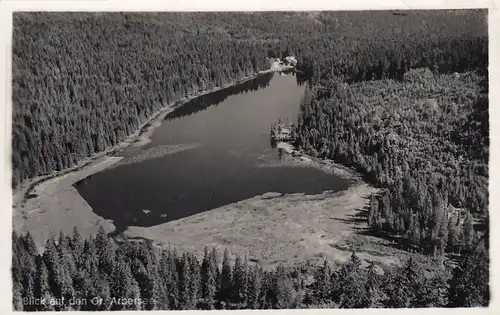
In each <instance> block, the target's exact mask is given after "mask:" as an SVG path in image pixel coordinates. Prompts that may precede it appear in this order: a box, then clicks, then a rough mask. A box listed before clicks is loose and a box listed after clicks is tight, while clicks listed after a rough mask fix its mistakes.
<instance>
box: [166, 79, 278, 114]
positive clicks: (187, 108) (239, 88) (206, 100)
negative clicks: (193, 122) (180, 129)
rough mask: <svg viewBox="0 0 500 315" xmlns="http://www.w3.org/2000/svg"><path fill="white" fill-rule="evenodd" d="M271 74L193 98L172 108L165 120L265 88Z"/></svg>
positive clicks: (202, 109) (199, 110)
mask: <svg viewBox="0 0 500 315" xmlns="http://www.w3.org/2000/svg"><path fill="white" fill-rule="evenodd" d="M273 75H274V73H273V72H270V73H265V74H263V75H262V76H259V77H258V78H256V79H253V80H248V81H245V82H243V83H241V84H238V85H235V86H230V87H228V88H225V89H222V90H219V91H215V92H212V93H208V94H205V95H202V96H199V97H197V98H194V99H192V100H190V101H188V102H187V103H185V104H184V105H182V106H181V107H179V108H177V109H176V110H174V111H173V112H172V113H170V114H168V115H167V116H166V117H165V120H173V119H177V118H182V117H186V116H190V115H192V114H194V113H197V112H201V111H204V110H206V109H207V108H209V107H211V106H217V105H218V104H220V103H222V102H223V101H224V100H226V99H227V98H228V97H229V96H232V95H238V94H246V93H248V92H255V91H258V90H259V89H262V88H266V87H268V86H269V83H270V82H271V79H272V78H273Z"/></svg>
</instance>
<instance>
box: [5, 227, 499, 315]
mask: <svg viewBox="0 0 500 315" xmlns="http://www.w3.org/2000/svg"><path fill="white" fill-rule="evenodd" d="M477 245H478V246H476V249H475V250H474V251H471V252H469V253H468V254H467V255H466V256H465V257H464V258H463V260H462V261H461V263H460V265H459V266H458V267H456V268H455V269H454V270H453V271H450V270H448V269H447V268H445V267H444V266H443V268H438V269H435V268H434V267H431V268H429V266H427V265H426V264H423V263H420V262H417V261H415V260H412V259H410V260H408V261H407V262H406V263H405V264H404V265H403V266H401V267H399V268H395V269H393V270H386V272H385V273H384V274H383V275H380V274H379V273H378V272H376V268H375V265H373V264H371V265H369V266H362V264H361V261H360V260H359V258H358V257H357V256H356V254H355V253H353V254H352V256H351V259H350V261H349V262H348V263H346V264H345V265H342V266H337V267H333V266H332V265H331V264H329V263H328V262H327V261H325V262H324V263H323V264H322V265H320V266H316V265H313V264H310V263H308V262H304V263H303V264H301V265H298V266H284V265H278V266H277V267H275V268H271V269H269V270H264V269H263V268H262V267H261V266H260V265H258V264H255V263H251V262H249V261H248V259H247V258H246V257H234V258H231V257H230V256H229V253H228V252H227V250H226V251H224V253H223V255H222V257H221V256H220V254H221V253H219V252H218V251H217V250H216V249H209V248H205V252H204V254H203V256H202V258H200V256H199V255H197V254H195V253H189V252H183V253H177V252H176V250H175V249H168V250H159V249H158V248H156V247H154V246H152V245H151V244H148V243H146V242H124V243H116V242H115V241H114V240H113V239H111V238H109V237H108V236H107V235H106V233H105V232H104V230H103V229H101V230H100V231H99V233H98V234H97V235H96V236H95V237H91V238H89V239H82V237H81V236H80V234H79V232H78V231H77V230H76V229H75V230H74V233H73V235H64V234H60V235H59V237H51V238H49V240H47V243H46V244H45V250H44V251H43V253H41V254H39V253H38V252H37V249H36V246H35V243H34V241H33V239H32V237H31V235H30V234H25V235H16V234H14V235H13V244H12V252H13V261H12V275H13V280H14V281H13V285H14V287H13V289H14V291H13V292H14V295H13V305H14V309H16V310H24V311H48V310H85V311H90V310H94V311H97V310H99V311H103V310H126V309H128V310H155V309H173V310H189V309H191V310H192V309H284V308H368V307H389V308H407V307H470V306H484V305H487V304H488V300H489V289H488V279H487V269H488V261H487V255H486V253H485V251H486V250H485V248H484V244H481V243H479V244H477ZM37 301H38V302H37ZM40 301H43V302H40ZM76 301H79V302H78V303H77V302H76ZM92 301H93V302H92Z"/></svg>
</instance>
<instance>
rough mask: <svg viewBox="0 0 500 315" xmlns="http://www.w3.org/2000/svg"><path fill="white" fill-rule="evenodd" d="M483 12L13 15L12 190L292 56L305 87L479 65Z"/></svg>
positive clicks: (483, 39) (484, 47)
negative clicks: (271, 60) (166, 111)
mask: <svg viewBox="0 0 500 315" xmlns="http://www.w3.org/2000/svg"><path fill="white" fill-rule="evenodd" d="M484 12H485V11H480V10H472V11H471V10H468V11H461V10H455V11H449V10H445V11H412V12H409V13H408V14H407V15H405V16H401V15H394V14H393V13H391V12H388V11H381V12H362V11H360V12H255V13H247V12H241V13H237V12H219V13H213V12H210V13H201V12H198V13H194V12H193V13H178V12H177V13H173V12H171V13H153V12H151V13H90V12H89V13H81V12H76V13H71V12H50V13H49V12H43V13H16V14H14V28H13V29H14V31H13V50H12V53H13V60H12V70H13V76H12V77H13V82H12V87H13V91H12V92H13V93H12V95H13V126H12V127H13V128H12V130H13V138H12V146H13V156H12V159H13V160H12V162H13V176H12V184H13V187H17V186H18V185H19V184H20V183H22V182H23V181H24V180H26V179H29V178H33V177H36V176H39V175H44V174H50V173H51V172H53V171H56V170H62V169H66V168H69V167H71V166H73V165H74V164H75V163H76V162H78V161H80V160H82V159H83V158H85V157H87V156H90V155H92V154H93V153H94V152H99V151H103V150H104V149H106V148H109V147H111V146H113V145H115V144H117V143H119V142H120V141H121V140H123V139H124V138H126V136H128V135H130V134H132V133H133V132H134V131H136V130H137V129H138V128H139V126H140V125H141V124H142V123H144V122H145V121H146V120H147V119H148V118H150V117H151V116H152V115H153V113H154V112H155V111H157V110H159V109H160V108H162V107H163V106H165V105H166V104H169V103H173V102H175V101H177V100H180V99H182V98H183V97H185V96H186V95H188V94H193V93H196V92H198V91H200V90H207V89H211V88H213V87H216V86H221V85H224V84H227V83H231V82H234V81H237V80H239V79H241V78H242V77H244V76H247V75H249V74H253V73H255V72H258V71H260V70H264V69H266V68H267V67H268V63H267V61H266V57H284V56H287V55H296V56H297V58H298V61H299V65H298V68H299V69H300V70H302V71H303V73H304V75H305V76H307V77H310V78H311V80H312V81H314V82H316V81H318V80H320V79H321V80H323V79H325V80H326V81H328V80H329V79H331V78H333V77H336V78H337V77H340V78H342V79H345V80H349V81H360V80H365V79H371V78H379V77H387V76H397V75H398V74H401V73H403V72H405V71H406V70H408V69H410V68H414V67H422V66H429V67H431V69H434V66H437V67H438V70H439V71H441V72H443V71H444V72H450V71H458V70H460V69H468V70H469V69H472V68H476V67H477V66H478V65H484V62H485V60H486V63H487V58H486V59H485V56H486V55H487V36H486V35H485V32H484V30H485V28H486V25H487V23H486V19H485V14H484Z"/></svg>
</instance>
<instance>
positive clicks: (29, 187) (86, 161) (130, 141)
mask: <svg viewBox="0 0 500 315" xmlns="http://www.w3.org/2000/svg"><path fill="white" fill-rule="evenodd" d="M291 68H293V67H291V66H282V65H279V64H277V63H273V64H272V65H271V66H270V68H269V69H266V70H262V71H259V72H257V73H254V74H252V75H249V76H246V77H243V78H241V79H240V80H238V81H235V82H232V83H229V84H225V85H223V86H218V87H215V88H213V89H210V90H204V91H199V92H197V93H193V94H191V95H189V96H187V97H185V98H183V99H181V100H178V101H176V102H173V103H170V104H168V105H166V106H164V107H162V108H161V109H159V110H158V111H156V112H155V113H154V114H153V115H151V117H150V118H149V119H148V120H146V121H145V122H144V123H143V124H141V125H140V126H139V128H138V129H137V130H136V131H135V132H134V133H133V134H131V135H129V136H128V137H126V138H125V139H124V140H123V141H121V142H119V143H118V144H116V145H114V146H112V147H109V148H107V149H106V150H104V151H101V152H97V153H95V154H93V155H91V156H89V157H86V158H83V159H82V160H81V161H79V162H78V163H77V164H76V165H75V166H73V167H71V168H68V169H64V170H62V171H56V172H53V173H51V174H48V175H43V176H38V177H35V178H33V179H30V180H28V181H26V182H24V183H23V184H22V185H21V186H20V187H19V188H16V189H15V190H13V194H12V195H13V199H12V206H13V208H19V207H21V206H23V205H24V203H25V202H26V200H27V196H28V195H29V194H30V193H31V191H33V190H34V189H36V187H37V186H38V185H40V184H41V183H43V182H44V181H47V180H50V179H53V178H56V177H59V176H63V175H66V174H69V173H72V172H78V171H81V170H84V169H85V168H86V167H89V165H90V164H91V163H92V162H94V161H96V160H98V159H100V158H102V157H104V156H109V155H111V154H114V153H116V152H118V151H121V150H124V149H126V148H127V147H129V146H134V147H141V146H144V145H146V144H148V143H149V142H150V141H151V140H150V138H151V136H152V134H153V133H154V131H155V129H156V128H158V127H159V126H160V125H161V124H162V122H163V120H164V119H165V117H166V116H167V115H168V114H170V113H171V112H172V111H174V110H175V109H177V108H178V107H180V106H182V105H184V104H185V103H187V102H189V101H190V100H192V99H194V98H197V97H199V96H203V95H206V94H209V93H213V92H216V91H219V90H223V89H226V88H228V87H231V86H234V85H237V84H240V83H243V82H246V81H248V80H251V79H254V78H256V77H258V76H260V75H262V74H265V73H269V72H276V71H283V70H287V69H291Z"/></svg>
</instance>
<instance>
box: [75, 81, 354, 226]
mask: <svg viewBox="0 0 500 315" xmlns="http://www.w3.org/2000/svg"><path fill="white" fill-rule="evenodd" d="M304 89H305V86H304V85H299V84H298V82H297V79H296V77H295V75H293V74H288V75H283V74H278V73H275V74H273V73H270V74H265V75H263V76H260V77H258V78H255V79H253V80H250V81H247V82H244V83H242V84H239V85H237V86H234V87H230V88H227V89H225V90H221V91H217V92H214V93H211V94H207V95H205V96H201V97H199V98H196V99H193V100H192V101H190V102H189V103H186V104H185V105H183V106H182V107H179V108H178V109H177V110H175V111H174V112H172V113H171V114H170V115H168V116H167V118H166V119H165V121H164V123H163V124H162V125H161V126H160V127H159V128H158V129H156V130H155V132H154V134H153V136H152V138H151V140H152V142H151V143H150V144H148V145H147V146H144V147H142V148H140V149H138V148H135V149H134V148H132V147H131V148H130V149H127V150H125V151H124V152H121V153H118V154H117V155H118V156H120V155H121V156H126V158H130V157H133V156H134V155H137V154H140V153H141V152H146V151H147V150H151V149H154V148H155V147H159V146H164V145H174V144H192V143H197V144H199V146H198V147H196V148H194V149H190V150H186V151H183V152H180V153H176V154H172V155H167V156H162V157H157V158H151V159H146V160H143V161H142V162H140V163H134V164H128V165H123V166H118V167H116V168H112V169H109V170H105V171H103V172H100V173H97V174H94V175H93V176H91V177H89V178H86V179H84V180H82V181H80V182H79V183H77V184H76V185H75V186H76V187H77V189H78V191H79V192H80V194H81V195H82V196H83V198H85V200H86V201H87V202H88V203H89V204H90V205H91V207H92V208H93V209H94V211H95V212H96V213H97V214H98V215H100V216H102V217H104V218H106V219H111V220H113V221H114V224H115V225H116V227H117V232H120V231H122V230H123V229H125V228H126V227H127V226H130V225H134V226H152V225H157V224H160V223H163V222H166V221H172V220H176V219H180V218H183V217H186V216H190V215H193V214H196V213H200V212H203V211H206V210H210V209H214V208H217V207H220V206H223V205H226V204H230V203H233V202H236V201H240V200H243V199H247V198H251V197H254V196H256V195H261V194H263V193H266V192H280V193H298V192H303V193H307V194H316V193H320V192H322V191H325V190H335V191H339V190H344V189H346V188H347V187H348V185H349V182H348V181H347V180H345V179H342V178H340V177H337V176H334V175H330V174H326V173H323V172H321V171H319V170H317V169H314V168H309V167H307V168H305V167H304V168H299V167H290V166H286V165H282V166H278V167H261V166H260V165H261V164H262V163H266V162H279V152H278V149H275V148H272V146H271V143H270V141H269V130H270V126H271V124H272V123H273V122H276V121H277V120H278V119H279V118H282V117H290V119H291V120H292V121H294V120H296V118H297V116H298V113H299V109H300V100H301V97H302V94H303V92H304ZM144 209H147V210H149V212H148V213H145V212H144V211H143V210H144ZM146 212H147V211H146Z"/></svg>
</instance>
